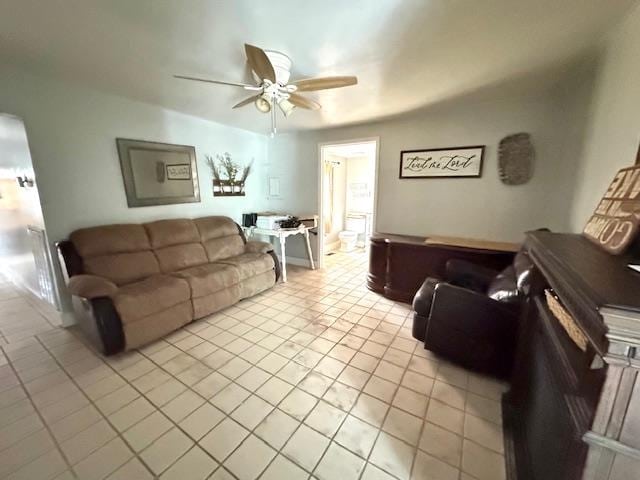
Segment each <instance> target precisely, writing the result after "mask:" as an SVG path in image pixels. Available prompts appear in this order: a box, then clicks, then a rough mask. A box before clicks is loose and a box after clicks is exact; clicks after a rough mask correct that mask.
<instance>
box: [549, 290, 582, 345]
mask: <svg viewBox="0 0 640 480" xmlns="http://www.w3.org/2000/svg"><path fill="white" fill-rule="evenodd" d="M544 294H545V296H546V297H547V306H548V307H549V310H551V313H553V316H554V317H556V318H557V319H558V322H559V323H560V325H562V328H564V331H565V332H567V335H569V338H571V340H572V341H573V343H575V344H576V345H577V346H578V348H579V349H580V350H582V351H583V352H586V351H587V344H588V340H587V337H586V336H585V335H584V333H582V330H580V327H578V324H577V323H576V321H575V320H574V318H573V317H572V316H571V315H570V314H569V312H567V311H566V310H565V308H564V307H563V306H562V304H561V303H560V300H559V299H558V298H557V297H556V296H555V294H554V293H553V291H552V290H550V289H547V290H545V291H544Z"/></svg>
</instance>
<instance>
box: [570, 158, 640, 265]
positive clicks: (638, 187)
mask: <svg viewBox="0 0 640 480" xmlns="http://www.w3.org/2000/svg"><path fill="white" fill-rule="evenodd" d="M639 227H640V165H635V166H633V167H628V168H622V169H620V170H618V173H616V176H615V177H613V181H612V182H611V183H610V184H609V188H608V189H607V191H606V192H605V194H604V196H603V197H602V199H601V200H600V202H599V203H598V206H597V207H596V209H595V211H594V212H593V215H591V218H589V221H588V222H587V224H586V225H585V227H584V230H583V232H582V233H583V235H584V236H585V237H587V238H588V239H589V240H591V241H592V242H594V243H595V244H596V245H598V246H600V247H601V248H603V249H604V250H606V251H607V252H609V253H612V254H614V255H617V254H620V253H623V252H624V250H625V248H626V247H627V245H629V243H630V242H631V241H632V240H633V239H634V238H635V236H636V235H637V233H638V229H639Z"/></svg>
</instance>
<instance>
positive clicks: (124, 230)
mask: <svg viewBox="0 0 640 480" xmlns="http://www.w3.org/2000/svg"><path fill="white" fill-rule="evenodd" d="M69 239H70V240H71V243H73V246H74V247H76V250H77V251H78V254H80V256H81V257H82V258H83V259H84V258H88V257H96V256H99V255H106V254H113V253H129V252H140V251H143V250H151V244H150V243H149V237H147V232H146V231H145V229H144V227H143V226H142V225H133V224H124V225H105V226H103V227H91V228H81V229H79V230H76V231H75V232H73V233H72V234H71V235H70V236H69Z"/></svg>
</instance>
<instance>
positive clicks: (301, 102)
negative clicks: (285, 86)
mask: <svg viewBox="0 0 640 480" xmlns="http://www.w3.org/2000/svg"><path fill="white" fill-rule="evenodd" d="M288 100H289V102H290V103H293V104H294V105H295V106H296V107H300V108H306V109H307V110H320V109H321V108H322V106H321V105H320V104H319V103H318V102H314V101H313V100H309V99H308V98H305V97H303V96H302V95H298V94H297V93H292V94H290V95H289V99H288Z"/></svg>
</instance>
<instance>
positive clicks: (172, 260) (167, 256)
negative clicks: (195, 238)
mask: <svg viewBox="0 0 640 480" xmlns="http://www.w3.org/2000/svg"><path fill="white" fill-rule="evenodd" d="M155 253H156V257H157V258H158V262H159V263H160V270H162V272H163V273H169V272H175V271H177V270H182V269H184V268H188V267H195V266H196V265H203V264H205V263H207V262H208V260H207V254H206V252H205V250H204V247H203V246H202V244H200V243H185V244H183V245H173V246H171V247H165V248H158V249H156V250H155Z"/></svg>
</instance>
